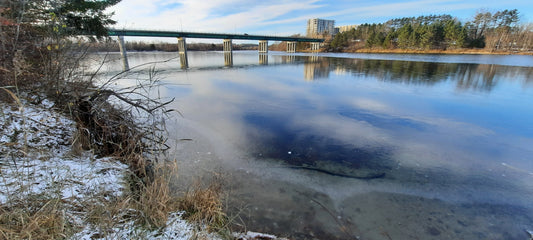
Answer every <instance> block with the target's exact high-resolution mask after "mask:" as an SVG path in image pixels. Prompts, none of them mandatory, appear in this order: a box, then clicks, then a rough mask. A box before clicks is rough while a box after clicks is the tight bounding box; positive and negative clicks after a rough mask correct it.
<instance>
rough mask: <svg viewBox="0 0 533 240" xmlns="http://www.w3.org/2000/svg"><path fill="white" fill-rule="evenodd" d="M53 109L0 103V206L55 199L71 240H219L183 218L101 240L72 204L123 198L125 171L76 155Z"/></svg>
mask: <svg viewBox="0 0 533 240" xmlns="http://www.w3.org/2000/svg"><path fill="white" fill-rule="evenodd" d="M52 106H53V104H52V103H51V102H48V101H44V102H43V103H42V104H40V105H39V106H35V105H30V104H28V103H21V104H19V105H17V104H6V103H1V102H0V108H1V111H0V204H1V205H6V206H7V205H9V204H10V203H12V202H16V201H24V199H26V198H29V197H31V196H36V195H46V196H48V197H53V198H60V199H62V200H63V201H62V202H64V203H65V204H66V206H67V209H68V208H69V207H70V208H71V209H68V210H67V211H69V212H68V215H70V216H72V218H71V219H72V221H73V224H74V225H76V226H79V227H80V229H81V231H80V232H78V233H77V234H75V235H74V236H72V237H71V239H87V240H94V239H154V240H156V239H161V240H162V239H178V240H181V239H183V240H186V239H220V238H219V237H218V236H216V235H214V234H210V233H207V232H205V231H197V229H198V227H197V226H194V225H192V224H190V223H188V222H186V221H185V220H183V219H182V218H181V215H182V214H183V213H182V212H178V213H170V215H169V219H168V221H167V224H166V226H165V227H164V228H161V229H157V230H154V231H148V230H146V229H143V228H141V227H138V226H136V225H135V224H134V222H133V220H131V221H126V222H121V223H118V224H117V225H116V227H114V228H113V229H112V230H111V231H109V232H106V233H105V234H101V233H100V232H99V230H98V227H97V226H93V225H92V224H90V223H88V222H87V221H85V219H87V214H88V213H87V209H85V210H81V211H80V210H79V209H74V208H75V206H76V205H77V204H76V203H81V202H84V201H98V199H101V196H106V198H108V199H109V198H113V197H119V196H120V195H122V194H123V193H124V190H125V181H124V178H125V174H126V172H127V171H128V166H127V165H125V164H122V163H120V162H118V161H117V160H115V159H113V158H97V157H96V156H95V155H94V154H92V153H91V152H88V151H87V152H81V153H80V152H77V153H75V151H73V147H72V139H73V137H74V133H75V131H76V127H75V123H74V122H73V121H72V120H70V119H69V118H68V117H66V116H64V115H62V114H59V113H57V112H55V111H53V110H52ZM97 196H100V198H99V197H97ZM77 206H79V205H77ZM126 211H127V210H126ZM234 237H235V238H236V239H239V240H254V239H278V238H276V237H275V236H273V235H268V234H261V233H255V232H247V233H235V234H234Z"/></svg>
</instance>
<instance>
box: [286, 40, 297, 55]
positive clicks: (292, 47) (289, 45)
mask: <svg viewBox="0 0 533 240" xmlns="http://www.w3.org/2000/svg"><path fill="white" fill-rule="evenodd" d="M287 52H288V53H295V52H296V42H287Z"/></svg>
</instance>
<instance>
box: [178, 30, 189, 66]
mask: <svg viewBox="0 0 533 240" xmlns="http://www.w3.org/2000/svg"><path fill="white" fill-rule="evenodd" d="M178 52H179V54H180V63H181V68H188V67H189V60H188V58H187V42H185V38H183V37H179V38H178Z"/></svg>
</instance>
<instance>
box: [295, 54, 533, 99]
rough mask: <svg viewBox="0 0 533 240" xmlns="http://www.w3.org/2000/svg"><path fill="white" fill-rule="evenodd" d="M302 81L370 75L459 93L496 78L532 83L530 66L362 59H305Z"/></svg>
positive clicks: (482, 88) (485, 88)
mask: <svg viewBox="0 0 533 240" xmlns="http://www.w3.org/2000/svg"><path fill="white" fill-rule="evenodd" d="M304 71H305V74H304V76H305V79H307V80H313V79H315V78H317V79H319V78H327V77H328V76H329V73H330V72H331V71H334V72H335V73H336V74H348V73H350V74H352V75H354V76H358V75H365V76H373V77H375V78H377V79H379V80H381V81H391V82H400V83H405V84H424V85H434V84H436V83H439V82H443V81H455V82H456V88H457V89H459V90H476V91H491V90H492V89H493V88H494V87H495V86H496V84H497V82H498V78H501V79H505V81H509V80H511V81H512V79H513V78H518V79H523V84H524V86H526V85H529V84H531V83H532V82H533V80H532V78H529V77H527V76H531V75H532V74H533V70H532V68H530V67H515V66H502V65H495V64H462V63H437V62H416V61H391V60H366V59H346V58H334V59H327V58H318V59H317V57H315V56H310V57H306V58H305V70H304Z"/></svg>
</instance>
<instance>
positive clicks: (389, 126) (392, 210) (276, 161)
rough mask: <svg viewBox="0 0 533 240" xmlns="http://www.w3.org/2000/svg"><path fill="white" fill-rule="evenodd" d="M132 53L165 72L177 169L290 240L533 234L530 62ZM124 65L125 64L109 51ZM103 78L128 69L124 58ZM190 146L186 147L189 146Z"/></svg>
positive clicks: (244, 216) (254, 226) (247, 225)
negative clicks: (212, 184)
mask: <svg viewBox="0 0 533 240" xmlns="http://www.w3.org/2000/svg"><path fill="white" fill-rule="evenodd" d="M177 55H178V54H177V53H163V52H148V53H129V56H128V57H129V61H130V66H136V65H139V64H143V63H148V62H157V61H164V60H168V59H171V60H170V61H166V62H159V63H157V64H156V65H155V69H156V71H157V72H158V73H157V76H158V78H159V79H160V81H161V82H162V83H163V87H162V88H161V89H160V90H159V93H160V94H161V95H162V96H164V97H168V98H175V101H174V102H173V103H172V106H170V107H171V108H174V109H177V110H178V111H179V113H180V114H177V115H176V116H174V117H172V119H171V120H170V121H169V122H168V123H167V124H168V129H169V133H170V136H171V139H172V140H173V141H172V142H173V144H172V150H171V155H172V156H173V157H175V158H176V159H177V160H178V163H179V168H180V173H179V177H178V180H177V182H176V183H175V184H176V187H175V191H182V190H183V189H182V188H183V186H186V185H188V184H189V183H191V182H194V181H209V179H216V180H217V181H222V182H223V183H224V185H223V186H224V189H225V194H226V195H225V196H226V197H225V203H226V207H227V209H228V213H229V214H230V216H232V219H233V222H234V227H235V228H237V229H240V230H251V231H258V232H267V233H272V234H276V235H278V236H282V237H289V238H291V239H356V238H360V239H385V240H390V239H517V240H518V239H521V240H522V239H527V238H528V234H527V233H526V230H527V229H530V230H531V229H533V201H532V199H533V56H511V55H502V56H498V55H494V56H492V55H416V54H402V55H400V54H291V55H289V54H286V53H281V52H270V53H269V55H268V56H258V54H257V52H255V51H242V52H241V51H236V52H234V53H233V56H232V58H233V59H232V62H231V63H230V64H229V65H228V62H227V61H226V62H225V61H224V54H223V53H222V52H189V61H188V62H189V68H188V69H182V68H180V62H179V60H178V59H175V58H176V57H177ZM112 56H114V57H118V55H112ZM108 67H109V69H107V70H106V71H108V72H110V73H112V72H117V71H119V70H120V62H119V61H116V64H110V65H109V66H108ZM184 139H187V140H184Z"/></svg>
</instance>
